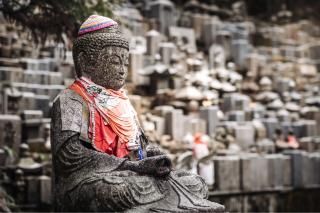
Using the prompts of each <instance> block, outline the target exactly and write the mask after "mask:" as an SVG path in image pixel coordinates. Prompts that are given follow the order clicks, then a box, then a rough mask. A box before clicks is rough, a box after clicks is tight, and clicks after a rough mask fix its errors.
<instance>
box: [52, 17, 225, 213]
mask: <svg viewBox="0 0 320 213" xmlns="http://www.w3.org/2000/svg"><path fill="white" fill-rule="evenodd" d="M128 49H129V47H128V42H127V40H126V39H124V37H123V36H122V34H121V33H120V31H119V28H118V24H117V23H116V22H115V21H113V20H111V19H109V18H106V17H102V16H98V15H93V16H90V17H89V18H88V20H87V21H85V22H84V23H83V24H82V26H81V28H80V30H79V36H78V38H77V39H76V41H75V42H74V47H73V57H74V62H75V68H76V73H77V79H76V80H75V82H74V83H73V84H72V85H71V86H70V87H69V88H68V89H66V90H64V91H62V92H61V93H60V95H59V96H58V97H57V98H56V99H55V101H54V103H53V108H52V141H51V145H52V159H53V178H52V180H53V195H54V207H55V210H56V211H104V212H110V211H125V212H153V211H154V212H222V211H224V207H223V206H222V205H219V204H216V203H213V202H210V201H208V200H206V197H207V195H208V190H207V186H206V184H205V183H204V181H203V179H202V178H201V177H199V176H197V175H194V174H191V173H188V172H186V171H174V170H172V168H171V161H170V159H169V158H168V157H167V156H166V155H165V154H164V153H162V152H161V151H160V150H159V148H157V147H156V146H154V145H152V144H149V142H148V140H147V139H146V137H145V136H144V134H143V132H142V129H141V128H140V126H139V123H138V121H137V119H136V113H135V110H134V109H133V107H132V105H131V103H130V101H129V100H128V98H127V96H126V94H125V93H124V91H123V90H122V89H121V88H122V87H123V85H124V83H125V77H126V75H127V69H128Z"/></svg>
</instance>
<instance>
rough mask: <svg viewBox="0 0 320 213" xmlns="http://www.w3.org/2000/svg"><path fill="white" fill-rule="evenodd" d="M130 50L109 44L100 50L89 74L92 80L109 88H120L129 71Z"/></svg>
mask: <svg viewBox="0 0 320 213" xmlns="http://www.w3.org/2000/svg"><path fill="white" fill-rule="evenodd" d="M128 65H129V52H128V50H127V49H125V48H122V47H116V46H108V47H105V48H103V49H102V50H100V52H99V54H98V57H97V59H96V63H95V66H94V68H93V69H91V71H90V73H88V75H89V76H90V78H91V80H92V81H93V82H94V83H96V84H98V85H100V86H103V87H105V88H107V89H113V90H119V89H121V88H122V87H123V86H124V84H125V80H126V77H127V73H128Z"/></svg>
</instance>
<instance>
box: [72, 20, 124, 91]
mask: <svg viewBox="0 0 320 213" xmlns="http://www.w3.org/2000/svg"><path fill="white" fill-rule="evenodd" d="M72 52H73V60H74V64H75V69H76V75H77V77H81V76H84V77H87V78H90V79H91V80H92V81H93V82H94V83H96V84H98V85H100V86H103V87H105V88H107V89H114V90H119V89H120V88H121V87H123V85H124V84H125V79H126V76H127V72H128V57H129V44H128V41H127V40H126V39H125V38H124V37H123V35H122V33H121V32H120V30H119V27H118V24H117V22H115V21H113V20H112V19H109V18H106V17H103V16H98V15H92V16H90V17H89V18H88V19H87V20H86V21H85V22H84V23H83V24H82V25H81V27H80V30H79V33H78V38H77V39H76V40H75V42H74V45H73V50H72Z"/></svg>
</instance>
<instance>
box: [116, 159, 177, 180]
mask: <svg viewBox="0 0 320 213" xmlns="http://www.w3.org/2000/svg"><path fill="white" fill-rule="evenodd" d="M121 168H123V169H124V170H132V171H135V172H137V173H139V174H144V175H152V176H155V177H164V176H167V175H168V174H169V173H170V172H171V160H170V159H169V158H168V156H166V155H157V156H152V157H147V158H145V159H143V160H139V161H125V162H124V163H123V165H122V166H121Z"/></svg>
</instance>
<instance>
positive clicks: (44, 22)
mask: <svg viewBox="0 0 320 213" xmlns="http://www.w3.org/2000/svg"><path fill="white" fill-rule="evenodd" d="M120 3H121V0H0V10H1V11H2V13H3V15H4V17H5V18H6V19H7V20H9V21H11V22H14V23H16V24H18V25H21V26H22V27H24V29H26V30H29V31H30V32H31V34H32V37H33V39H34V41H35V42H36V43H39V42H41V43H44V41H45V40H46V38H47V36H48V35H52V36H53V37H54V39H55V40H57V41H62V34H63V33H65V34H66V35H67V37H68V38H70V39H73V38H75V37H76V36H77V32H78V29H79V27H80V25H81V22H82V21H83V20H85V19H86V18H87V17H88V16H90V15H91V14H95V13H97V14H99V15H103V16H108V17H112V9H113V8H114V6H115V5H117V4H120Z"/></svg>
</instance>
